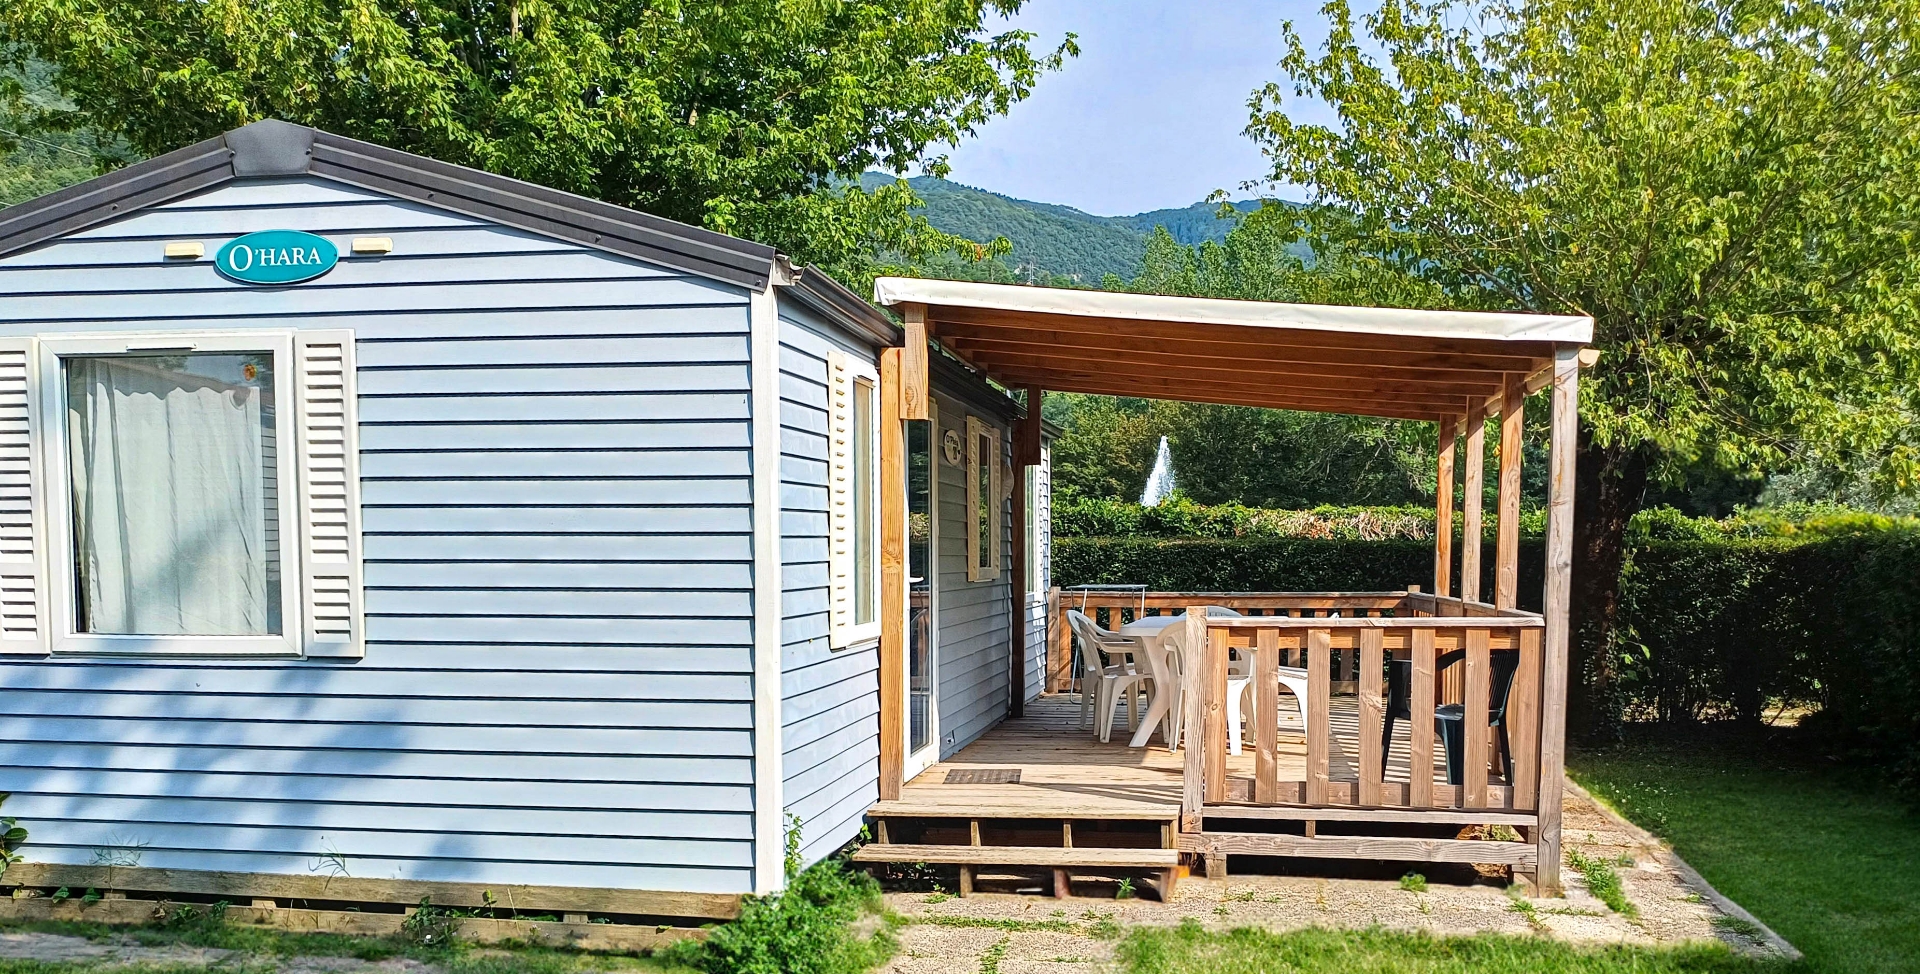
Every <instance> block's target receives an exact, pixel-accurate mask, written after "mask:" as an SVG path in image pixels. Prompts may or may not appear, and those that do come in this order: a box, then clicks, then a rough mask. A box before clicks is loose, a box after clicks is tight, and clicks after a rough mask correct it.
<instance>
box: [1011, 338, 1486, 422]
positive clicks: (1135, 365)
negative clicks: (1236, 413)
mask: <svg viewBox="0 0 1920 974" xmlns="http://www.w3.org/2000/svg"><path fill="white" fill-rule="evenodd" d="M976 357H977V358H978V359H979V361H980V366H981V368H983V369H985V370H986V371H988V372H992V373H994V374H995V375H1034V376H1045V377H1047V381H1046V383H1045V384H1046V386H1047V387H1048V388H1054V382H1055V381H1075V380H1081V381H1095V382H1101V381H1124V382H1125V383H1127V384H1128V385H1139V386H1141V387H1142V388H1157V389H1164V390H1168V391H1173V392H1177V391H1179V390H1180V389H1182V388H1185V387H1189V386H1194V385H1200V386H1205V387H1206V388H1208V389H1217V390H1221V391H1226V392H1234V393H1245V394H1249V395H1255V396H1264V395H1272V394H1280V395H1287V396H1304V397H1309V398H1314V399H1338V400H1343V401H1347V400H1351V401H1358V402H1401V403H1413V404H1419V405H1423V406H1427V405H1434V404H1439V405H1443V406H1452V407H1455V408H1456V409H1464V408H1465V405H1466V403H1467V402H1469V401H1470V400H1469V397H1468V396H1465V395H1462V394H1458V393H1452V392H1437V391H1434V390H1431V389H1428V388H1426V387H1424V386H1422V385H1419V384H1417V383H1408V382H1392V381H1373V382H1367V383H1365V384H1366V385H1368V386H1371V387H1374V388H1371V389H1368V390H1366V391H1360V390H1356V389H1353V388H1349V387H1348V386H1349V385H1350V384H1349V383H1345V382H1343V381H1342V380H1340V379H1334V378H1330V377H1326V376H1321V377H1318V378H1315V379H1311V380H1308V381H1309V382H1313V383H1316V385H1304V384H1301V383H1298V382H1295V381H1294V380H1293V379H1292V378H1290V377H1286V376H1272V375H1268V374H1266V372H1265V371H1264V370H1263V369H1262V368H1261V366H1260V365H1259V363H1253V364H1247V363H1241V364H1240V365H1238V366H1237V367H1234V368H1224V367H1223V368H1217V369H1188V368H1172V367H1168V366H1162V365H1157V364H1155V362H1154V360H1152V359H1139V360H1130V361H1126V362H1096V361H1092V360H1089V359H1087V358H1077V359H1055V358H1049V357H1044V356H1032V355H1018V356H1015V355H1005V354H1002V353H998V352H980V353H976ZM1036 359H1037V360H1040V361H1042V362H1046V363H1050V364H1039V365H1036V364H1031V363H1032V361H1033V360H1036ZM1016 360H1026V361H1016ZM1456 385H1457V384H1456Z"/></svg>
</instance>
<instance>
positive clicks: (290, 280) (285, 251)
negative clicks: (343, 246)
mask: <svg viewBox="0 0 1920 974" xmlns="http://www.w3.org/2000/svg"><path fill="white" fill-rule="evenodd" d="M339 260H340V249H339V248H338V247H335V246H334V245H333V244H332V243H330V242H328V241H327V238H325V237H316V236H314V235H313V234H311V233H304V232H302V231H299V230H261V231H260V232H258V233H249V234H247V235H246V236H244V237H239V238H236V239H234V240H232V241H229V242H228V243H227V245H226V246H224V247H222V248H220V250H219V251H218V252H217V253H215V254H214V255H213V266H214V267H216V268H218V269H219V270H220V273H221V274H223V275H225V276H227V277H230V278H232V279H233V280H236V281H239V282H241V283H242V284H297V283H299V282H301V281H310V280H313V279H314V278H316V277H319V276H320V275H322V274H325V273H326V272H328V271H330V270H333V265H334V264H336V263H338V262H339Z"/></svg>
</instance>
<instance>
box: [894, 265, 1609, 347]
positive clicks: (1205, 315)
mask: <svg viewBox="0 0 1920 974" xmlns="http://www.w3.org/2000/svg"><path fill="white" fill-rule="evenodd" d="M873 299H874V301H875V302H876V303H878V304H880V305H882V306H884V307H897V306H899V305H902V304H924V305H929V306H934V305H943V306H946V307H953V308H979V309H983V310H993V311H1005V312H1028V313H1033V314H1053V315H1078V316H1083V317H1095V318H1111V319H1119V320H1132V321H1165V322H1182V323H1191V324H1213V325H1246V326H1254V327H1265V328H1300V329H1306V330H1311V331H1337V332H1346V333H1349V334H1358V335H1399V336H1405V337H1409V338H1466V339H1487V340H1492V341H1531V342H1569V343H1573V344H1579V345H1585V344H1587V343H1588V342H1590V341H1592V340H1593V319H1592V318H1590V317H1587V316H1586V315H1540V314H1522V313H1519V312H1504V311H1502V312H1488V311H1416V310H1410V309H1405V308H1356V307H1349V306H1344V305H1331V304H1281V303H1279V302H1276V301H1233V300H1226V299H1222V298H1186V297H1173V296H1168V295H1161V294H1128V293H1124V292H1116V291H1080V290H1074V289H1070V288H1056V287H1030V286H1027V285H1022V284H978V283H974V282H971V281H941V280H929V279H922V278H912V277H883V278H880V279H879V280H877V281H874V282H873Z"/></svg>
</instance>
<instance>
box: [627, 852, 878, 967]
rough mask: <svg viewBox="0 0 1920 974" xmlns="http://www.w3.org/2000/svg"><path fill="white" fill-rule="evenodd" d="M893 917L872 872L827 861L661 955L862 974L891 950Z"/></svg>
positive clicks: (694, 963)
mask: <svg viewBox="0 0 1920 974" xmlns="http://www.w3.org/2000/svg"><path fill="white" fill-rule="evenodd" d="M863 921H867V922H863ZM898 922H899V921H898V920H896V919H895V918H893V917H891V916H889V915H887V914H886V913H885V911H884V908H883V907H882V905H881V901H880V885H879V884H878V883H876V882H874V880H873V879H872V877H869V876H867V875H866V874H864V873H857V872H852V871H850V870H848V869H847V867H846V866H845V865H843V864H842V863H840V862H838V861H835V860H827V861H826V862H821V863H818V864H816V865H814V866H812V867H810V868H808V869H805V870H802V871H800V872H799V873H797V874H795V875H794V876H793V877H792V878H791V879H790V880H789V882H788V885H787V889H786V891H785V892H781V893H776V894H773V895H771V896H761V897H752V898H749V899H747V900H746V901H745V902H744V903H743V904H742V905H741V908H740V916H739V918H738V919H736V920H734V921H733V922H731V923H726V924H722V925H720V926H717V927H714V928H713V930H712V932H711V934H709V936H708V937H707V939H706V940H704V941H693V940H688V941H682V942H680V943H678V944H675V945H673V946H672V947H669V948H667V949H666V950H665V951H663V952H662V954H661V956H662V957H663V958H664V959H666V960H668V961H672V962H675V963H679V964H683V965H685V966H687V967H691V968H694V969H695V970H701V971H708V972H711V974H865V972H866V971H870V970H872V969H874V968H875V967H878V966H879V965H880V964H882V963H883V962H885V961H886V960H887V959H888V958H890V957H892V956H893V953H894V950H895V949H896V947H897V941H896V940H895V938H894V928H895V927H896V926H897V925H898Z"/></svg>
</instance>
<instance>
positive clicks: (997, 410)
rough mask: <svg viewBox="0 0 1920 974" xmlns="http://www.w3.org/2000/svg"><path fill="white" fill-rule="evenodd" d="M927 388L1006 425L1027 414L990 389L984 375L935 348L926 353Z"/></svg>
mask: <svg viewBox="0 0 1920 974" xmlns="http://www.w3.org/2000/svg"><path fill="white" fill-rule="evenodd" d="M927 385H929V386H932V387H933V391H934V392H941V393H945V394H947V395H949V396H952V397H953V398H955V399H958V400H960V401H962V402H964V403H966V404H968V405H970V406H975V407H977V408H980V409H984V410H986V411H987V412H990V413H992V414H994V415H995V416H998V417H999V418H1001V419H1003V420H1006V421H1008V422H1012V421H1014V420H1016V419H1020V418H1021V417H1024V416H1025V415H1026V414H1027V409H1026V407H1025V406H1022V405H1020V401H1019V400H1017V399H1015V398H1013V397H1012V396H1009V395H1007V394H1006V393H1004V392H1001V391H1000V390H999V389H996V388H994V387H993V386H992V385H990V384H989V383H988V382H987V379H986V377H985V376H983V375H981V374H980V373H978V372H975V371H974V370H973V369H971V368H969V367H967V365H966V363H964V362H961V361H959V360H957V359H954V358H950V357H948V356H946V355H943V354H941V353H940V351H939V350H938V349H932V348H930V349H928V350H927Z"/></svg>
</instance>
